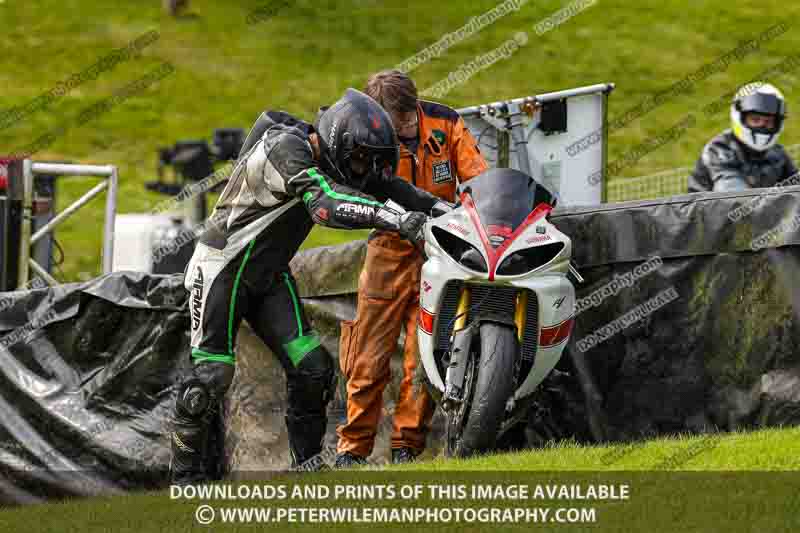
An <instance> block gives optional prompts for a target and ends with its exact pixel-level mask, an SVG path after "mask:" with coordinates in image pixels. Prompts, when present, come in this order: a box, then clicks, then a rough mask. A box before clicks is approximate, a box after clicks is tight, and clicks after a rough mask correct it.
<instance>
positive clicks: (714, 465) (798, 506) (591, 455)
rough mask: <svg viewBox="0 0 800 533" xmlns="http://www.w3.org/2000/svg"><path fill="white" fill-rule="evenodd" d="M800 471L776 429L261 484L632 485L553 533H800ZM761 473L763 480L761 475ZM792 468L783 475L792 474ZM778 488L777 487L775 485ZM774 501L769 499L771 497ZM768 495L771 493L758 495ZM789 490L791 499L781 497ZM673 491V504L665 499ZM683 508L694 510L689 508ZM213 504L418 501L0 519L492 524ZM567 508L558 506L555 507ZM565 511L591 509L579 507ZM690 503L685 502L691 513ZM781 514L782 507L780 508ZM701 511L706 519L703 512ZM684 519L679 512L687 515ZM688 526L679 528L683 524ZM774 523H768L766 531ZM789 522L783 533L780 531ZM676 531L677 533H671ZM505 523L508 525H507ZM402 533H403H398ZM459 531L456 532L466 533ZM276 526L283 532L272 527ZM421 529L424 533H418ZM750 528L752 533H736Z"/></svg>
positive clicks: (48, 524) (795, 452) (79, 510)
mask: <svg viewBox="0 0 800 533" xmlns="http://www.w3.org/2000/svg"><path fill="white" fill-rule="evenodd" d="M798 469H800V428H789V429H770V430H763V431H755V432H737V433H731V434H717V435H704V436H692V437H689V436H685V435H684V436H675V437H669V438H660V439H655V440H650V441H646V442H642V443H633V444H626V445H615V446H578V445H575V444H570V443H566V444H557V445H554V446H553V447H551V448H549V449H543V450H535V451H526V452H523V453H513V454H504V455H494V456H486V457H482V458H478V459H473V460H444V459H437V460H434V461H425V462H420V463H417V464H414V465H408V466H404V467H399V468H398V467H389V468H385V469H377V468H367V469H363V470H355V471H345V472H342V471H335V472H328V473H322V474H296V475H287V476H283V477H278V478H275V479H273V480H272V481H269V482H266V483H271V484H273V485H279V484H283V485H284V486H286V487H287V492H288V491H291V490H292V487H294V486H295V485H297V484H302V485H317V484H320V485H321V484H324V485H328V486H335V485H336V484H355V485H370V484H372V485H376V484H384V485H385V484H388V483H394V484H395V486H398V487H399V486H400V485H401V484H404V483H405V484H411V483H433V484H441V485H445V484H456V483H462V484H465V485H467V486H469V485H471V484H493V485H494V486H496V485H499V484H502V485H504V486H509V485H510V484H513V483H516V484H520V483H524V484H528V485H529V486H530V487H531V492H533V487H534V486H535V485H536V484H547V483H557V484H583V485H586V484H587V483H593V484H621V483H625V484H627V485H629V487H630V490H631V491H632V492H631V494H632V495H631V497H630V499H629V500H627V501H625V502H622V501H616V502H614V501H607V502H600V503H597V505H596V508H597V510H598V513H600V514H598V517H599V519H598V521H597V523H596V524H592V526H591V528H590V527H589V526H588V525H587V524H555V525H553V527H552V529H547V528H545V529H542V528H541V527H537V529H541V530H552V531H585V530H589V529H591V530H592V531H595V530H597V531H723V530H725V531H739V530H740V529H739V528H738V527H737V526H736V524H738V523H739V519H738V518H737V519H736V520H735V521H734V522H735V523H734V526H733V527H728V528H726V529H717V527H721V526H722V522H724V521H725V520H733V518H732V517H733V516H735V515H736V516H738V515H739V514H741V513H745V514H746V516H747V517H749V518H747V520H751V521H745V522H742V523H741V524H739V525H741V526H743V527H745V526H746V527H747V528H749V527H751V526H752V527H755V524H757V523H763V524H765V527H767V529H763V530H764V531H793V530H795V531H796V529H792V528H793V527H795V526H797V525H798V520H800V518H798V516H797V514H796V513H793V514H787V515H786V516H785V517H783V518H781V517H780V515H779V513H780V512H784V513H785V512H786V511H787V509H793V510H795V511H799V510H800V494H798V491H797V488H798V487H797V484H798V483H797V481H798V477H800V476H798V472H797V470H798ZM756 471H758V472H756ZM787 471H788V472H787ZM770 483H771V485H770ZM766 492H770V494H766ZM762 493H764V494H762ZM784 493H785V494H784ZM665 494H666V496H665ZM665 498H666V499H665ZM733 498H735V499H737V501H740V503H737V504H733V503H732V504H731V505H730V508H729V509H728V510H725V509H724V508H720V509H718V511H719V512H720V513H721V516H715V515H714V512H713V511H710V510H706V507H708V508H709V509H711V508H714V506H718V505H720V503H719V502H718V501H717V499H719V500H720V501H721V502H722V505H723V507H724V505H726V503H725V502H727V501H729V500H731V499H733ZM684 499H688V500H690V506H689V507H684V505H685V504H684V502H683V500H684ZM204 503H210V504H212V505H214V506H216V507H233V506H240V507H248V506H249V507H253V506H264V505H271V506H272V507H273V508H276V507H278V506H291V505H294V506H298V507H303V506H305V507H313V506H320V507H321V506H326V505H327V506H333V507H335V506H337V505H338V506H342V505H349V506H355V507H360V506H364V507H367V506H389V507H391V506H395V507H400V508H402V507H403V506H409V505H412V502H409V501H406V502H401V501H398V500H394V501H388V500H386V499H384V500H380V499H374V498H373V499H369V498H368V499H361V500H358V501H355V500H348V503H346V504H345V503H344V502H342V501H341V500H334V499H332V498H329V499H327V500H325V499H320V500H302V501H291V500H288V499H287V500H284V501H274V500H273V501H264V500H255V501H254V500H238V501H230V500H199V499H194V500H186V499H178V498H175V499H173V498H171V497H170V492H169V491H160V492H149V493H137V494H130V495H127V496H114V497H105V498H94V499H83V500H73V501H68V502H62V503H47V504H40V505H30V506H24V507H16V508H10V509H5V510H3V511H2V512H0V531H9V532H10V531H14V532H17V531H19V532H23V531H26V532H27V531H30V532H45V531H47V532H50V531H52V532H59V533H67V532H73V531H74V532H76V533H77V532H81V533H86V532H90V531H108V532H115V533H116V532H127V531H130V532H134V531H136V532H143V533H144V532H151V531H152V532H162V531H169V532H172V533H176V532H182V531H202V530H211V529H213V530H215V531H250V530H256V529H270V528H271V529H273V530H295V529H304V530H314V528H317V529H318V528H319V527H325V528H326V529H335V530H337V531H351V530H365V529H366V528H368V527H369V528H376V529H382V530H386V531H389V530H400V529H402V530H405V531H439V530H447V531H464V530H468V531H478V530H480V531H484V530H492V527H491V526H490V525H485V524H484V525H478V524H472V525H471V526H470V527H467V529H464V528H465V527H466V526H464V525H463V524H462V525H461V526H458V525H457V524H438V525H429V526H428V525H426V526H425V527H422V526H421V525H418V524H416V525H415V524H404V525H398V524H383V525H381V526H377V525H371V526H365V525H363V524H350V525H341V524H326V525H324V526H321V525H319V524H317V525H313V524H301V523H294V524H286V523H284V524H255V523H252V524H225V525H222V524H214V526H213V528H212V527H211V526H200V525H198V524H196V523H195V521H194V518H193V513H194V512H195V509H196V508H197V506H198V505H201V504H204ZM417 504H424V505H428V506H446V505H458V506H461V507H465V506H469V505H472V506H487V505H498V506H500V507H503V506H519V505H522V503H520V502H518V501H517V502H515V501H513V500H505V501H500V500H494V501H489V500H486V499H477V500H471V501H465V500H460V501H459V500H456V499H453V500H450V501H448V500H447V499H446V498H427V497H423V498H421V499H420V500H419V501H418V502H417ZM553 504H554V502H553V501H550V502H547V503H542V502H536V503H531V502H525V505H545V506H547V505H553ZM555 504H558V505H564V503H563V502H561V503H559V502H555ZM570 505H576V506H578V507H586V506H589V505H593V504H591V503H587V502H585V501H575V500H573V501H572V502H571V503H570ZM686 505H688V504H686ZM776 509H777V510H776ZM701 510H702V513H701V512H700V511H701ZM681 513H682V514H681ZM678 519H680V520H684V522H681V523H680V524H681V525H680V527H678V524H677V522H676V521H679V520H678ZM764 521H767V522H764ZM775 523H777V524H779V525H780V524H783V525H785V526H786V528H783V527H782V526H781V527H776V526H775V525H774V524H775ZM673 525H674V527H675V529H672V526H673ZM506 526H507V527H506ZM394 527H396V528H397V529H393V528H394ZM459 527H460V529H459ZM533 527H534V526H533V525H531V524H504V525H502V526H501V527H500V529H497V528H496V527H495V528H494V529H495V530H502V531H505V530H516V529H519V530H520V531H525V530H528V531H529V530H530V529H531V528H533ZM275 528H277V529H275ZM415 528H417V529H415ZM741 530H747V531H751V530H752V531H755V530H756V529H741Z"/></svg>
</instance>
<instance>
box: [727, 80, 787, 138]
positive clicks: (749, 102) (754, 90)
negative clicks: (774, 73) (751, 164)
mask: <svg viewBox="0 0 800 533" xmlns="http://www.w3.org/2000/svg"><path fill="white" fill-rule="evenodd" d="M748 113H757V114H759V115H772V116H774V117H775V123H774V125H773V126H772V127H760V128H753V127H750V126H748V124H747V120H746V118H747V114H748ZM785 118H786V100H785V99H784V98H783V94H781V92H780V91H779V90H778V89H777V88H775V87H774V86H773V85H770V84H769V83H763V82H760V81H757V82H753V83H748V84H747V85H745V86H744V87H742V88H741V89H739V90H738V91H737V92H736V96H734V97H733V103H732V104H731V124H732V126H733V134H734V135H736V138H737V139H739V140H740V141H741V142H742V143H744V144H745V145H746V146H748V147H750V148H752V149H753V150H756V151H759V152H763V151H765V150H768V149H769V148H771V147H772V146H774V145H775V143H776V142H778V137H780V134H781V132H782V131H783V125H784V119H785Z"/></svg>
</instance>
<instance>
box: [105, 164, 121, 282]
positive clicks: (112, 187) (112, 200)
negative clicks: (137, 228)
mask: <svg viewBox="0 0 800 533" xmlns="http://www.w3.org/2000/svg"><path fill="white" fill-rule="evenodd" d="M117 177H118V175H117V167H113V170H112V171H111V175H110V176H109V177H108V192H106V217H105V218H106V220H105V227H104V228H103V274H108V273H110V272H111V268H112V262H113V260H114V221H115V219H116V215H117Z"/></svg>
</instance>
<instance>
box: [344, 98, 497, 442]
mask: <svg viewBox="0 0 800 533" xmlns="http://www.w3.org/2000/svg"><path fill="white" fill-rule="evenodd" d="M417 119H418V121H419V126H418V127H419V146H418V148H417V152H416V153H415V154H412V153H411V152H409V151H408V150H407V149H405V147H404V146H403V147H401V153H400V164H399V166H398V172H397V173H398V175H399V176H401V177H402V178H404V179H406V180H408V181H410V182H411V183H413V184H414V185H416V186H417V187H420V188H422V189H425V190H426V191H429V192H431V193H433V194H435V195H436V196H438V197H440V198H442V199H443V200H446V201H449V202H453V201H454V200H455V191H456V185H457V181H456V180H457V179H458V180H459V181H465V180H468V179H469V178H472V177H474V176H476V175H478V174H480V173H481V172H483V171H485V170H487V169H488V166H487V164H486V161H485V160H484V159H483V156H481V154H480V152H479V151H478V148H477V143H476V142H475V138H474V137H473V136H472V134H471V133H470V132H469V130H468V129H467V127H466V126H465V124H464V121H463V120H462V119H461V117H460V116H459V115H458V113H456V112H455V111H454V110H452V109H450V108H449V107H447V106H444V105H441V104H436V103H432V102H426V101H423V100H420V101H418V103H417ZM422 263H423V259H422V256H421V255H420V253H419V252H418V251H417V250H416V249H414V247H413V246H412V245H411V244H410V243H409V242H408V241H406V240H404V239H401V238H400V236H399V235H398V234H397V233H393V232H376V233H373V234H372V235H371V236H370V238H369V244H368V246H367V257H366V261H365V264H364V269H363V270H362V272H361V276H360V277H359V282H358V309H357V312H356V317H355V320H353V321H348V322H342V336H341V340H340V347H339V357H340V364H341V369H342V373H343V375H344V376H345V379H346V380H347V423H346V424H344V425H341V426H339V427H338V428H337V433H338V435H339V445H338V450H337V451H338V453H344V452H350V453H353V454H355V455H358V456H361V457H364V458H366V457H368V456H369V455H370V454H371V453H372V448H373V445H374V441H375V435H376V433H377V428H378V421H379V419H380V414H381V410H382V407H383V389H384V388H385V386H386V384H387V383H388V382H389V380H390V379H391V371H390V360H391V357H392V354H393V353H394V351H395V348H396V346H397V340H398V338H399V336H400V331H401V328H405V331H406V340H405V349H404V354H403V379H402V381H401V384H400V397H399V398H398V401H397V404H396V408H395V412H394V422H393V432H392V448H393V449H397V448H410V449H411V450H413V452H414V453H415V454H419V453H420V452H421V451H422V450H423V449H424V448H425V436H426V434H427V430H428V426H429V424H430V420H431V416H432V415H433V407H434V406H433V402H432V401H431V398H430V396H429V394H428V392H427V390H425V389H424V387H421V388H420V389H419V390H414V391H412V379H413V376H414V371H415V369H416V366H417V360H418V357H417V317H418V314H419V284H420V270H421V268H422Z"/></svg>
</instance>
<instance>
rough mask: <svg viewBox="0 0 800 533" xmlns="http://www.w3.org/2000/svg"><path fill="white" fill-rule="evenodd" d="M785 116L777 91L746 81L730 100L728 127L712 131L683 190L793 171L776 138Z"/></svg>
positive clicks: (769, 179) (725, 187)
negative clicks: (714, 134) (719, 132)
mask: <svg viewBox="0 0 800 533" xmlns="http://www.w3.org/2000/svg"><path fill="white" fill-rule="evenodd" d="M785 119H786V101H785V99H784V97H783V94H781V92H780V91H779V90H778V89H776V88H775V87H774V86H772V85H770V84H769V83H763V82H754V83H749V84H747V85H745V86H744V87H742V88H741V89H739V90H738V91H737V92H736V95H735V96H734V97H733V102H732V104H731V125H732V127H731V129H728V130H725V131H724V132H722V133H721V134H719V135H717V136H716V137H714V138H713V139H711V141H710V142H709V143H708V144H706V145H705V147H704V148H703V153H702V154H701V156H700V159H699V160H698V161H697V165H696V167H695V169H694V172H692V174H691V176H690V177H689V192H705V191H738V190H744V189H751V188H759V187H772V186H774V185H775V184H776V183H778V182H780V181H783V180H785V179H788V178H790V177H792V176H794V175H795V174H796V173H797V167H796V166H795V164H794V162H793V161H792V159H791V157H789V155H788V154H787V153H786V150H784V149H783V146H781V145H780V144H778V138H779V137H780V135H781V132H783V127H784V124H785Z"/></svg>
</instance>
